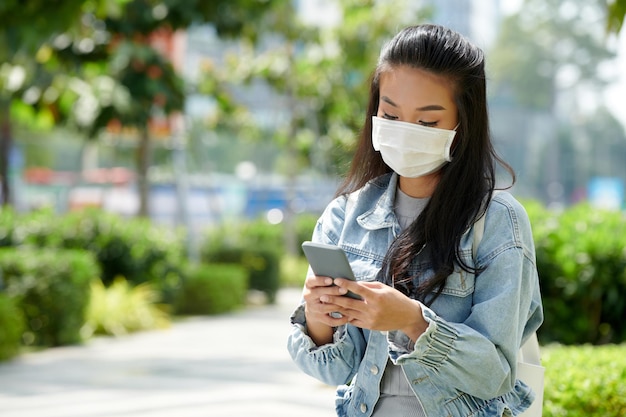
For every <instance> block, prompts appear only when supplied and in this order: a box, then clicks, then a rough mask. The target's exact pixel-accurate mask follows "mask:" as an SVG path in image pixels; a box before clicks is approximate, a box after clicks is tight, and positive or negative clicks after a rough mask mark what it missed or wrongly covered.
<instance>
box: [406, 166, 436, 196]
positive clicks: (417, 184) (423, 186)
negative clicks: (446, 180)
mask: <svg viewBox="0 0 626 417" xmlns="http://www.w3.org/2000/svg"><path fill="white" fill-rule="evenodd" d="M437 184H439V173H438V172H435V173H432V174H429V175H424V176H423V177H419V178H407V177H400V178H399V186H400V189H401V190H402V192H403V193H404V194H406V195H408V196H411V197H414V198H426V197H430V196H432V195H433V193H434V192H435V188H436V187H437Z"/></svg>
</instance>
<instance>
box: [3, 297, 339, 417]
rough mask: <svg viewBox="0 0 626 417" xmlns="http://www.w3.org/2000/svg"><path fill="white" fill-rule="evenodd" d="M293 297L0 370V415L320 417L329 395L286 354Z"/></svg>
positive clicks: (33, 356) (54, 352) (57, 351)
mask: <svg viewBox="0 0 626 417" xmlns="http://www.w3.org/2000/svg"><path fill="white" fill-rule="evenodd" d="M299 296H300V294H299V291H298V290H283V291H281V292H280V294H279V296H278V303H277V305H275V306H264V307H251V308H248V309H246V310H245V311H241V312H237V313H233V314H228V315H223V316H217V317H202V318H192V319H186V320H184V321H182V322H178V323H176V324H174V325H173V326H172V327H171V328H170V329H168V330H160V331H151V332H143V333H137V334H133V335H129V336H125V337H122V338H117V339H115V338H96V339H93V340H92V341H90V342H89V343H87V344H86V345H84V346H71V347H61V348H54V349H48V350H45V351H42V352H37V353H29V354H24V355H22V356H20V357H18V358H17V359H15V360H13V361H11V362H8V363H1V364H0V416H2V417H165V416H167V417H249V416H255V417H283V416H284V417H313V416H315V417H324V416H329V417H330V416H333V415H334V406H333V397H334V390H333V389H332V388H330V387H327V386H325V385H323V384H321V383H319V382H317V381H316V380H314V379H313V378H310V377H308V376H306V375H305V374H303V373H301V372H300V371H299V370H298V369H297V368H296V367H295V366H294V365H293V363H292V362H291V358H290V357H289V354H288V353H287V350H286V348H285V346H286V338H287V337H286V335H287V333H288V331H289V324H288V322H289V314H290V312H291V310H292V308H293V307H294V306H295V304H296V303H297V301H298V299H299Z"/></svg>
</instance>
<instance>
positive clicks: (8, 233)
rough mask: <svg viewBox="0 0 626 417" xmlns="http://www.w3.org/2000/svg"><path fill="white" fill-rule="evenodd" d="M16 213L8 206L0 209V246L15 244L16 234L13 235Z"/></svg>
mask: <svg viewBox="0 0 626 417" xmlns="http://www.w3.org/2000/svg"><path fill="white" fill-rule="evenodd" d="M16 223H17V214H16V213H15V211H14V210H13V209H11V208H8V207H6V208H5V207H3V208H2V210H0V247H7V246H15V245H17V244H18V242H17V240H18V236H16V235H15V225H16Z"/></svg>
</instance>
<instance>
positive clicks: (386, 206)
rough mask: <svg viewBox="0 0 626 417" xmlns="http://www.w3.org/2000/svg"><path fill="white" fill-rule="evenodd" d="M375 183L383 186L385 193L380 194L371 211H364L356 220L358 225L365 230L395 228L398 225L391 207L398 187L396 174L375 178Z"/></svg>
mask: <svg viewBox="0 0 626 417" xmlns="http://www.w3.org/2000/svg"><path fill="white" fill-rule="evenodd" d="M389 175H391V178H389ZM376 183H377V185H379V186H381V187H383V186H385V187H386V190H385V192H384V193H383V194H381V196H380V197H379V198H378V201H376V204H374V205H373V208H372V209H371V210H369V211H366V212H365V213H363V214H361V215H360V216H359V217H358V218H357V222H358V223H359V225H360V226H361V227H362V228H364V229H366V230H378V229H384V228H388V227H395V226H396V225H397V223H398V221H397V219H396V217H395V213H394V211H393V205H394V203H395V199H396V187H397V185H398V174H396V173H395V172H393V173H391V174H387V175H384V176H382V177H380V178H377V179H376ZM387 184H388V185H387ZM357 192H358V191H357Z"/></svg>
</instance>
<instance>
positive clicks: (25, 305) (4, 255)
mask: <svg viewBox="0 0 626 417" xmlns="http://www.w3.org/2000/svg"><path fill="white" fill-rule="evenodd" d="M0 271H1V272H2V277H3V280H4V284H5V287H6V294H8V296H9V297H11V298H14V299H16V301H17V304H18V306H19V307H20V309H21V310H22V311H23V313H24V316H25V318H26V322H27V332H26V333H25V334H24V343H25V344H26V345H39V346H59V345H67V344H73V343H77V342H80V341H81V336H80V329H81V327H82V326H83V324H84V322H85V313H86V308H87V304H88V302H89V283H90V281H91V279H93V278H94V277H97V276H98V275H99V273H100V271H99V268H98V265H97V263H96V262H95V260H94V259H93V257H92V255H91V254H90V253H87V252H84V251H78V250H53V249H25V248H24V249H13V248H4V249H0Z"/></svg>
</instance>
